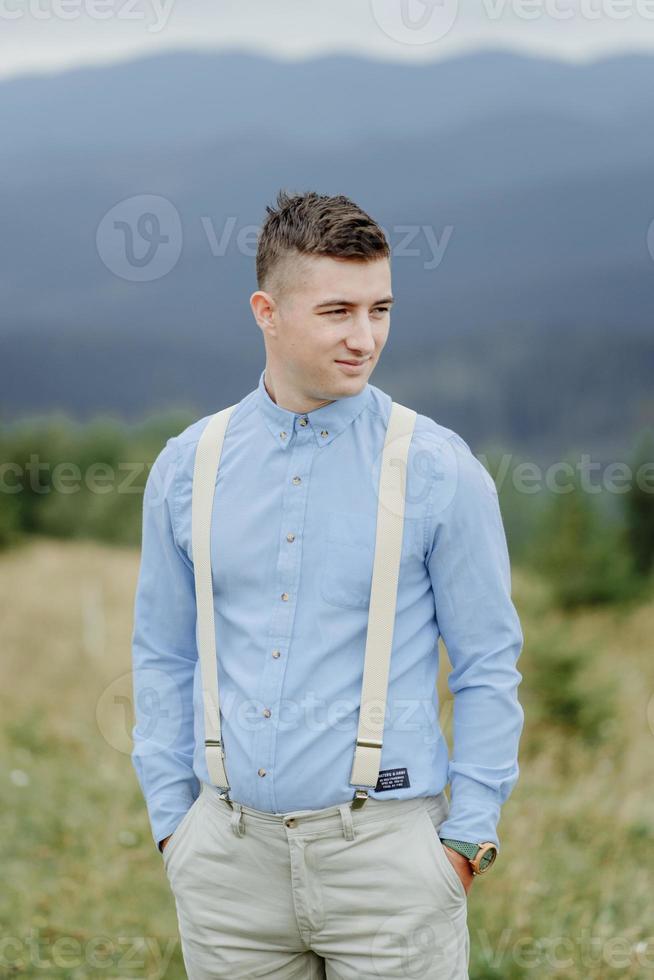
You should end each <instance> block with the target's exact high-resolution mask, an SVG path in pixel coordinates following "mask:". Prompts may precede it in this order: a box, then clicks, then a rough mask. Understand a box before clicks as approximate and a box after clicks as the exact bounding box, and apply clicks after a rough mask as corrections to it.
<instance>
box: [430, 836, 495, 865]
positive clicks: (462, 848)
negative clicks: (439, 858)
mask: <svg viewBox="0 0 654 980" xmlns="http://www.w3.org/2000/svg"><path fill="white" fill-rule="evenodd" d="M441 841H442V843H443V844H447V846H448V847H451V848H452V850H453V851H457V852H458V853H459V854H463V856H464V857H467V859H468V861H472V859H473V858H474V857H475V856H476V854H477V851H478V850H479V844H471V843H470V842H469V841H465V840H451V839H450V838H449V837H441ZM492 860H493V858H492V856H491V855H490V854H484V856H483V858H482V859H481V862H480V867H481V868H486V867H487V866H488V865H489V864H490V862H491V861H492Z"/></svg>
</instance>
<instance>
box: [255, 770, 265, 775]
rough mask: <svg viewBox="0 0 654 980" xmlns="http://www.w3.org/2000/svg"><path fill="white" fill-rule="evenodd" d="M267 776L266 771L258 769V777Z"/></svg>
mask: <svg viewBox="0 0 654 980" xmlns="http://www.w3.org/2000/svg"><path fill="white" fill-rule="evenodd" d="M265 775H266V770H265V769H257V776H265Z"/></svg>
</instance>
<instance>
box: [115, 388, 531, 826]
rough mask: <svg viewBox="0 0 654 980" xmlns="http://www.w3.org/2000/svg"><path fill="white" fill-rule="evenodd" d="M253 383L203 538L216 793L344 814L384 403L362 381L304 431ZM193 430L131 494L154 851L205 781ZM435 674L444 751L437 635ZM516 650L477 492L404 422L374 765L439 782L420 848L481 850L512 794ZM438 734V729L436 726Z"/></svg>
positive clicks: (488, 508)
mask: <svg viewBox="0 0 654 980" xmlns="http://www.w3.org/2000/svg"><path fill="white" fill-rule="evenodd" d="M263 379H264V371H262V372H261V375H260V378H259V384H258V387H257V388H256V389H255V390H254V391H251V392H250V393H249V394H247V395H246V396H245V397H244V398H243V399H242V400H241V401H240V402H239V403H238V405H237V406H236V408H235V409H234V411H233V413H232V416H231V419H230V424H229V427H228V429H227V432H226V435H225V442H224V446H223V453H222V458H221V462H220V469H219V473H218V480H217V485H216V496H215V503H214V509H213V522H212V529H211V559H212V566H213V582H214V609H215V627H216V645H217V651H218V680H219V688H220V704H221V723H222V736H223V743H224V748H225V764H226V770H227V776H228V779H229V782H230V796H231V798H232V799H233V800H237V801H239V802H241V803H244V804H246V805H248V806H251V807H256V808H258V809H260V810H267V811H272V812H276V813H282V812H288V811H291V810H298V809H307V808H322V807H327V806H332V805H334V804H337V803H343V802H345V801H348V800H351V799H352V797H353V794H354V789H355V788H354V786H353V785H351V784H350V773H351V769H352V761H353V755H354V747H355V739H356V733H357V725H358V716H359V704H360V695H361V681H362V676H363V658H364V650H365V641H366V630H367V623H368V604H369V599H370V591H371V582H372V569H373V555H374V542H375V528H376V517H377V488H378V481H379V472H380V461H381V453H382V449H383V445H384V437H385V432H386V427H387V424H388V419H389V415H390V410H391V397H390V396H389V395H387V394H386V393H385V392H384V391H382V390H381V389H379V388H377V387H376V386H375V385H372V384H370V383H368V384H367V385H366V387H365V388H364V389H363V391H361V392H360V393H359V394H358V395H353V396H351V397H345V398H339V399H336V400H335V401H333V402H331V403H330V404H328V405H323V406H322V407H321V408H318V409H315V410H314V411H312V412H309V413H307V414H305V415H301V414H300V413H296V412H291V411H288V410H286V409H284V408H281V407H280V406H279V405H277V404H276V403H275V402H274V401H273V400H272V399H271V398H270V396H269V394H268V392H267V390H266V388H265V385H264V381H263ZM209 417H210V416H206V417H204V418H201V419H199V420H197V421H196V422H194V423H193V424H191V425H190V426H188V427H187V428H186V429H185V430H184V431H183V432H181V433H180V434H179V435H177V436H174V437H171V438H170V439H169V440H168V442H167V443H166V445H165V446H164V448H163V449H162V450H161V452H160V453H159V455H158V456H157V458H156V460H155V462H154V464H153V466H152V468H151V470H150V473H149V475H148V480H147V483H146V487H145V492H144V497H143V537H142V551H141V565H140V570H139V578H138V586H137V591H136V597H135V603H134V630H133V636H132V658H133V685H134V703H135V718H136V724H135V726H134V728H133V739H134V746H133V751H132V761H133V765H134V767H135V770H136V774H137V776H138V780H139V782H140V785H141V789H142V791H143V795H144V798H145V801H146V805H147V809H148V816H149V819H150V824H151V829H152V835H153V838H154V840H155V842H156V843H157V844H158V842H159V841H160V840H162V839H163V838H164V837H166V836H168V835H169V834H171V833H172V832H173V831H174V830H175V828H176V826H177V824H178V823H179V821H180V820H181V818H182V817H183V815H184V814H185V812H186V811H187V809H188V808H189V806H190V805H191V804H192V802H193V801H194V799H195V798H196V797H197V795H198V794H199V791H200V782H199V781H200V780H204V781H206V782H210V778H209V773H208V770H207V764H206V757H205V747H204V714H203V711H204V708H203V704H202V697H201V673H200V663H199V659H198V651H197V645H196V603H195V590H194V577H193V553H192V541H191V489H192V477H193V464H194V456H195V449H196V446H197V442H198V438H199V436H200V433H201V432H202V430H203V428H204V426H205V425H206V424H207V422H208V420H209ZM439 635H441V636H442V637H443V640H444V642H445V645H446V647H447V651H448V654H449V657H450V660H451V663H452V670H451V672H450V674H449V679H448V683H449V687H450V690H451V691H452V692H453V694H454V716H453V751H452V758H451V759H448V748H447V743H446V740H445V737H444V735H443V733H442V730H441V720H442V719H440V718H439V702H438V692H437V687H436V678H437V672H438V657H439V650H438V642H437V641H438V637H439ZM522 644H523V635H522V631H521V627H520V622H519V619H518V615H517V613H516V610H515V607H514V605H513V602H512V600H511V580H510V566H509V556H508V552H507V546H506V539H505V534H504V529H503V525H502V518H501V514H500V508H499V503H498V497H497V491H496V488H495V484H494V482H493V480H492V478H491V477H490V475H489V474H488V472H487V470H486V469H485V468H484V466H483V465H482V463H481V462H480V461H479V460H477V458H476V457H475V456H474V455H473V453H472V452H471V450H470V448H469V446H468V445H467V443H466V442H465V441H464V440H463V439H462V438H461V437H460V436H459V435H458V434H457V433H456V432H454V431H452V430H451V429H448V428H445V427H444V426H442V425H440V424H438V423H437V422H435V421H433V420H432V419H430V418H429V417H427V416H425V415H421V414H418V416H417V419H416V425H415V430H414V433H413V437H412V440H411V444H410V447H409V456H408V461H407V471H406V511H405V518H404V537H403V545H402V556H401V564H400V575H399V583H398V594H397V612H396V619H395V631H394V636H393V648H392V656H391V664H390V675H389V685H388V701H387V708H386V716H385V717H386V721H385V727H384V741H383V749H382V757H381V770H388V769H402V768H406V769H407V778H408V781H409V786H408V787H404V788H401V789H397V788H390V789H379V790H376V789H373V790H369V795H370V796H371V797H375V798H378V799H393V798H406V797H412V796H426V795H435V794H437V793H439V792H440V791H441V790H442V789H443V788H444V787H445V785H446V784H447V783H448V782H449V783H450V784H451V800H450V812H449V815H448V817H447V819H446V820H445V821H444V823H443V824H442V826H441V828H440V835H441V837H449V838H454V839H457V840H463V841H472V842H477V843H480V842H482V841H493V842H494V843H495V844H497V845H499V839H498V837H497V823H498V821H499V815H500V808H501V805H502V804H503V803H504V802H505V800H506V799H507V797H508V796H509V793H510V792H511V790H512V788H513V786H514V784H515V781H516V780H517V778H518V763H517V752H518V743H519V738H520V734H521V730H522V725H523V711H522V707H521V705H520V703H519V701H518V698H517V688H518V685H519V682H520V681H521V679H522V675H521V674H520V672H519V671H518V670H517V667H516V661H517V659H518V656H519V654H520V651H521V648H522ZM443 727H444V726H443Z"/></svg>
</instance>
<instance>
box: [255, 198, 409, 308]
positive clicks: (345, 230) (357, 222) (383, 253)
mask: <svg viewBox="0 0 654 980" xmlns="http://www.w3.org/2000/svg"><path fill="white" fill-rule="evenodd" d="M276 204H277V206H276V207H270V206H267V207H266V211H267V216H266V219H265V221H264V223H263V226H262V228H261V231H260V233H259V237H258V240H257V256H256V274H257V285H258V288H259V289H265V290H266V291H267V292H269V293H271V294H272V295H274V296H275V298H281V296H282V295H283V294H285V293H286V292H287V291H289V290H290V289H291V288H292V285H293V280H294V279H296V278H297V277H298V276H299V274H300V273H301V271H302V270H301V261H302V259H301V257H302V256H304V255H327V256H331V257H332V258H341V259H354V260H358V261H361V262H371V261H374V260H376V259H381V258H389V257H390V254H391V250H390V247H389V244H388V241H387V239H386V236H385V234H384V232H383V230H382V229H381V228H380V226H379V225H378V224H377V222H376V221H374V220H373V219H372V218H371V217H370V215H369V214H366V212H365V211H363V210H362V209H361V208H360V207H359V206H358V205H357V204H355V203H354V201H351V200H350V199H349V198H347V197H344V196H343V195H342V194H338V195H336V196H335V197H330V196H329V195H327V194H316V193H315V192H314V191H307V192H306V193H304V194H288V193H287V192H286V191H285V190H280V191H279V192H278V194H277V202H276Z"/></svg>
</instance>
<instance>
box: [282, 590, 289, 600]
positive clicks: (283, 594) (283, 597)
mask: <svg viewBox="0 0 654 980" xmlns="http://www.w3.org/2000/svg"><path fill="white" fill-rule="evenodd" d="M282 602H288V592H282Z"/></svg>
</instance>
